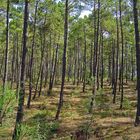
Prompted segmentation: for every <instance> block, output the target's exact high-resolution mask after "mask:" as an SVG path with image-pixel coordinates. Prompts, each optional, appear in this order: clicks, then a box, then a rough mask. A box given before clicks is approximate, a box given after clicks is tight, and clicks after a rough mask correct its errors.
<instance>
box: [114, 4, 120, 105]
mask: <svg viewBox="0 0 140 140" xmlns="http://www.w3.org/2000/svg"><path fill="white" fill-rule="evenodd" d="M117 12H118V10H117V6H116V26H117V29H116V30H117V48H116V75H115V83H114V88H113V95H114V96H113V103H115V102H116V91H117V83H118V62H119V26H118V14H117Z"/></svg>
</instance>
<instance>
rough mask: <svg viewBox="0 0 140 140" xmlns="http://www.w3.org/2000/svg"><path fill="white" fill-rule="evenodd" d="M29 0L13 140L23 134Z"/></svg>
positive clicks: (16, 139) (26, 0)
mask: <svg viewBox="0 0 140 140" xmlns="http://www.w3.org/2000/svg"><path fill="white" fill-rule="evenodd" d="M28 3H29V2H28V0H25V9H24V25H23V46H22V61H21V76H20V91H19V101H18V110H17V116H16V124H15V128H14V132H13V137H12V139H13V140H18V139H19V136H20V133H21V123H22V120H23V113H24V111H23V105H24V96H25V78H24V77H25V59H26V52H27V48H26V42H27V26H28V23H27V22H28Z"/></svg>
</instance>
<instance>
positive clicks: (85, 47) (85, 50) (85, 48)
mask: <svg viewBox="0 0 140 140" xmlns="http://www.w3.org/2000/svg"><path fill="white" fill-rule="evenodd" d="M85 28H86V27H84V67H83V92H85V88H86V65H87V64H86V63H87V60H86V53H87V42H86V29H85Z"/></svg>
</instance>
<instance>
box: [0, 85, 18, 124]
mask: <svg viewBox="0 0 140 140" xmlns="http://www.w3.org/2000/svg"><path fill="white" fill-rule="evenodd" d="M15 106H16V94H15V91H14V90H11V89H10V88H9V87H8V86H7V87H5V92H4V93H3V89H2V87H0V110H1V113H0V115H1V116H0V118H1V123H2V120H3V119H4V118H6V117H8V116H10V115H12V114H13V111H14V108H15Z"/></svg>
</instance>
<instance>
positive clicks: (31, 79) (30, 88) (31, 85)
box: [27, 1, 38, 108]
mask: <svg viewBox="0 0 140 140" xmlns="http://www.w3.org/2000/svg"><path fill="white" fill-rule="evenodd" d="M37 7H38V1H36V5H35V20H34V25H33V38H32V47H31V58H30V70H29V96H28V101H27V108H30V103H31V96H32V88H33V57H34V45H35V34H36V18H37Z"/></svg>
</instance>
